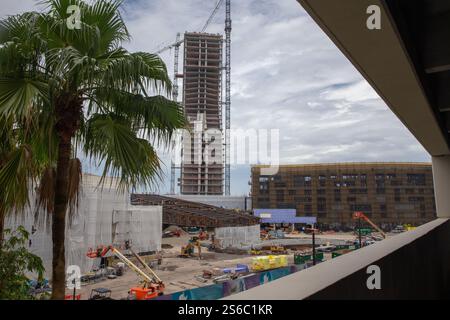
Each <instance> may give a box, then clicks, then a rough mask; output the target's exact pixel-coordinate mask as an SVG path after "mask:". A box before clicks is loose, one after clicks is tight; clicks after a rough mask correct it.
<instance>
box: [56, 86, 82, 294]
mask: <svg viewBox="0 0 450 320" xmlns="http://www.w3.org/2000/svg"><path fill="white" fill-rule="evenodd" d="M55 105H56V113H57V117H58V120H57V123H56V126H55V129H56V133H57V135H58V137H59V142H58V160H57V163H56V183H55V200H54V209H53V216H52V241H53V261H52V267H53V269H52V299H54V300H62V299H64V295H65V287H66V257H65V247H64V246H65V237H66V213H67V206H68V199H69V162H70V157H71V154H72V138H73V137H74V136H75V133H76V131H77V130H78V128H79V125H80V119H81V116H82V107H83V101H82V99H81V98H80V97H79V96H77V95H73V94H72V93H70V92H69V93H63V94H61V96H59V97H58V98H57V99H56V103H55Z"/></svg>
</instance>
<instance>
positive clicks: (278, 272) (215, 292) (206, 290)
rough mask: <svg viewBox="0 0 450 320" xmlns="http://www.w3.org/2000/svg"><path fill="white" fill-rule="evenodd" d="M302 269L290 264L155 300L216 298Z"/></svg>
mask: <svg viewBox="0 0 450 320" xmlns="http://www.w3.org/2000/svg"><path fill="white" fill-rule="evenodd" d="M302 269H304V267H302V266H296V265H292V266H289V267H285V268H278V269H274V270H269V271H264V272H259V273H257V274H254V275H251V276H246V277H243V278H239V279H235V280H229V281H226V282H224V283H221V284H213V285H209V286H204V287H200V288H195V289H188V290H183V291H179V292H175V293H171V294H167V295H163V296H160V297H158V298H156V299H157V300H216V299H220V298H223V297H226V296H229V295H232V294H235V293H238V292H242V291H245V290H248V289H251V288H254V287H256V286H259V285H261V284H264V283H267V282H270V281H273V280H276V279H279V278H282V277H284V276H287V275H289V274H291V273H294V272H297V271H300V270H302Z"/></svg>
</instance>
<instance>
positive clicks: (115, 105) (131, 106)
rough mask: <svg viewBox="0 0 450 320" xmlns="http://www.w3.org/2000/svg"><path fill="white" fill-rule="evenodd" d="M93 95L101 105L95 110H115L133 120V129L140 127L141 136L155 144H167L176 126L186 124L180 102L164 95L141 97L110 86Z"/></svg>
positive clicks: (117, 113) (98, 90)
mask: <svg viewBox="0 0 450 320" xmlns="http://www.w3.org/2000/svg"><path fill="white" fill-rule="evenodd" d="M93 96H94V97H95V98H94V99H95V101H96V103H97V104H100V106H101V108H95V112H99V113H102V112H106V113H114V114H116V115H119V116H122V117H124V118H127V119H132V122H131V125H132V128H133V129H134V130H136V131H137V130H142V133H143V134H144V136H147V138H149V139H152V140H153V141H154V142H155V143H158V144H159V143H162V144H170V142H171V139H172V136H173V134H174V133H175V132H176V130H177V129H183V128H185V127H186V126H187V120H186V119H185V116H184V112H183V109H182V107H181V105H180V104H178V103H176V102H174V101H172V100H169V99H167V98H165V97H163V96H160V95H158V96H152V97H144V96H142V95H140V94H133V93H128V92H124V91H119V90H114V89H112V90H110V89H109V88H101V89H97V90H96V91H95V92H94V93H93Z"/></svg>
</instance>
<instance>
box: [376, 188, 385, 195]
mask: <svg viewBox="0 0 450 320" xmlns="http://www.w3.org/2000/svg"><path fill="white" fill-rule="evenodd" d="M376 192H377V194H385V193H386V189H384V188H377V191H376Z"/></svg>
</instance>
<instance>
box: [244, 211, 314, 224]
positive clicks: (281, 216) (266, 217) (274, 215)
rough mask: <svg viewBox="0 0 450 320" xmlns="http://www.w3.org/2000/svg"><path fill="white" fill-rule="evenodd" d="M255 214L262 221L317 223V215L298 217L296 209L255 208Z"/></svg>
mask: <svg viewBox="0 0 450 320" xmlns="http://www.w3.org/2000/svg"><path fill="white" fill-rule="evenodd" d="M253 214H254V215H255V216H256V217H261V223H304V224H314V223H317V218H316V217H297V216H296V215H297V210H296V209H253Z"/></svg>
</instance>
